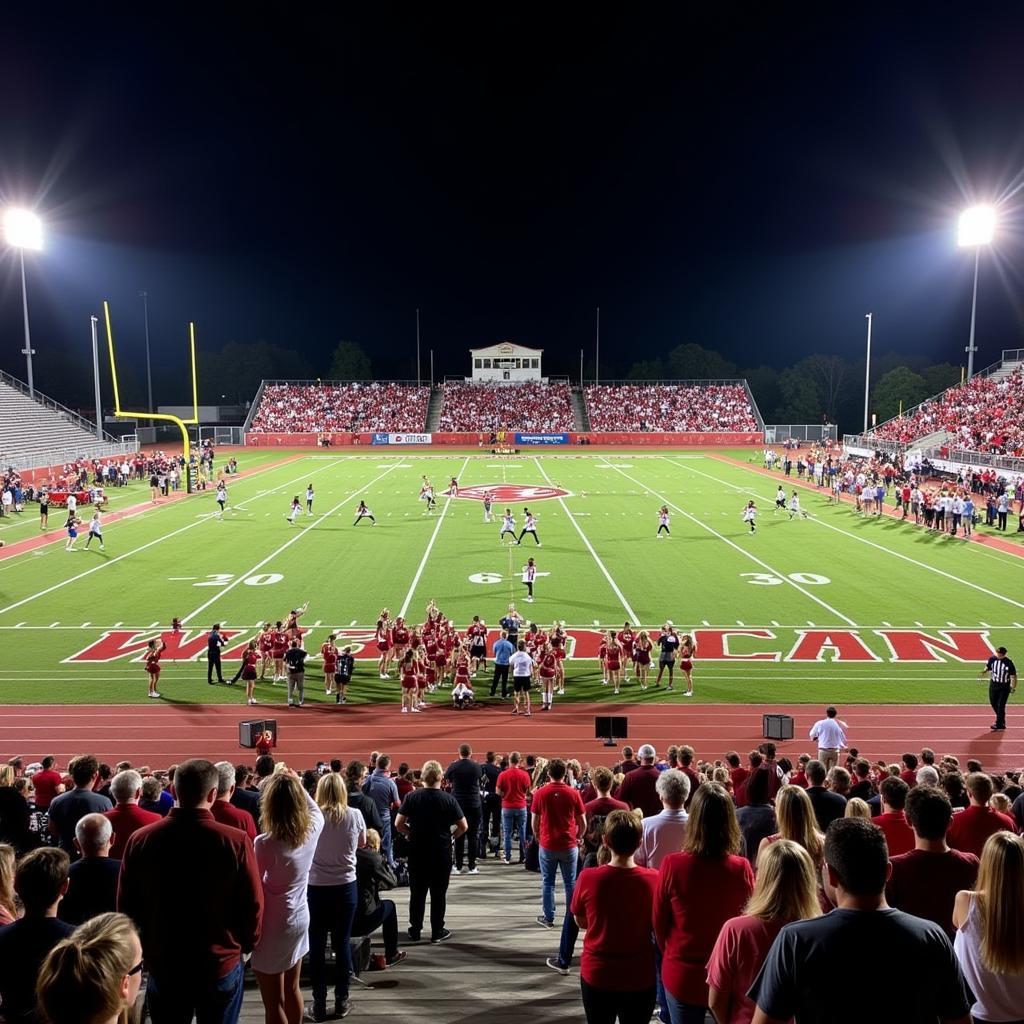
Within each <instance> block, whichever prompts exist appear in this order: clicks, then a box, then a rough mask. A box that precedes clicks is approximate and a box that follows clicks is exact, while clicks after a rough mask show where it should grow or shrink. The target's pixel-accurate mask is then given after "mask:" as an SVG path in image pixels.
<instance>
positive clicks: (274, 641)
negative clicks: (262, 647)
mask: <svg viewBox="0 0 1024 1024" xmlns="http://www.w3.org/2000/svg"><path fill="white" fill-rule="evenodd" d="M287 650H288V636H287V634H286V633H285V631H284V626H283V624H282V623H281V620H280V619H278V620H277V622H276V623H275V625H274V629H273V631H272V632H271V634H270V656H271V657H272V658H273V659H274V678H273V680H272V682H275V683H278V682H283V681H284V679H285V674H284V653H285V651H287Z"/></svg>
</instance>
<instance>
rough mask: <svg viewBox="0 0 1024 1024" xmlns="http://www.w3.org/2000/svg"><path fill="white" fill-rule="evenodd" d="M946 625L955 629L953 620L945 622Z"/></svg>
mask: <svg viewBox="0 0 1024 1024" xmlns="http://www.w3.org/2000/svg"><path fill="white" fill-rule="evenodd" d="M946 625H947V626H952V627H953V628H954V629H956V623H955V622H947V623H946Z"/></svg>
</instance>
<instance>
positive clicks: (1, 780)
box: [0, 764, 34, 853]
mask: <svg viewBox="0 0 1024 1024" xmlns="http://www.w3.org/2000/svg"><path fill="white" fill-rule="evenodd" d="M28 823H29V808H28V801H27V800H26V799H25V798H24V797H23V796H22V795H21V794H20V793H19V792H18V791H17V790H16V789H15V788H14V768H12V767H11V765H9V764H3V765H0V842H2V843H10V844H11V846H13V847H14V848H15V850H17V851H18V852H19V853H24V852H25V851H26V850H28V849H30V848H31V847H32V846H33V845H34V843H33V837H32V835H31V833H30V832H29V827H28Z"/></svg>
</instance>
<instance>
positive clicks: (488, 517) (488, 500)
mask: <svg viewBox="0 0 1024 1024" xmlns="http://www.w3.org/2000/svg"><path fill="white" fill-rule="evenodd" d="M493 500H494V499H493V498H492V496H491V492H490V491H485V492H484V522H485V523H491V522H493V521H494V516H493V515H492V514H491V504H492V502H493Z"/></svg>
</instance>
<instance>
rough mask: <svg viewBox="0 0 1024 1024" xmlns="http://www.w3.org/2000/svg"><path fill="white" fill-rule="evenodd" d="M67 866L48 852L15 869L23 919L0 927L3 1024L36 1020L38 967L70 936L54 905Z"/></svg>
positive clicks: (64, 858) (58, 854) (63, 888)
mask: <svg viewBox="0 0 1024 1024" xmlns="http://www.w3.org/2000/svg"><path fill="white" fill-rule="evenodd" d="M4 767H9V766H7V765H4ZM69 866H70V861H69V859H68V855H67V854H66V853H65V852H64V851H63V850H56V849H54V848H53V847H44V848H42V849H39V850H32V851H31V852H30V853H27V854H25V856H24V857H22V859H21V861H20V862H19V864H18V868H17V871H16V873H15V876H14V890H15V892H16V893H17V894H18V896H19V898H20V899H21V903H22V906H23V907H24V908H25V916H24V917H22V918H20V919H19V920H17V921H15V922H14V923H13V924H9V925H6V926H5V927H3V928H0V1006H2V1007H3V1015H4V1020H5V1021H6V1022H7V1024H35V1022H36V1021H37V1020H38V1019H39V1018H38V1017H37V1015H36V978H37V976H38V974H39V968H40V965H41V964H42V962H43V960H44V959H45V958H46V954H47V953H49V952H50V950H51V949H53V947H54V946H56V945H57V943H58V942H60V940H61V939H65V938H67V937H68V936H69V935H70V934H71V931H72V926H71V925H69V924H66V923H65V922H64V921H60V920H58V919H57V905H58V904H59V903H60V901H61V898H62V897H63V895H64V893H66V892H67V891H68V868H69Z"/></svg>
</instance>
